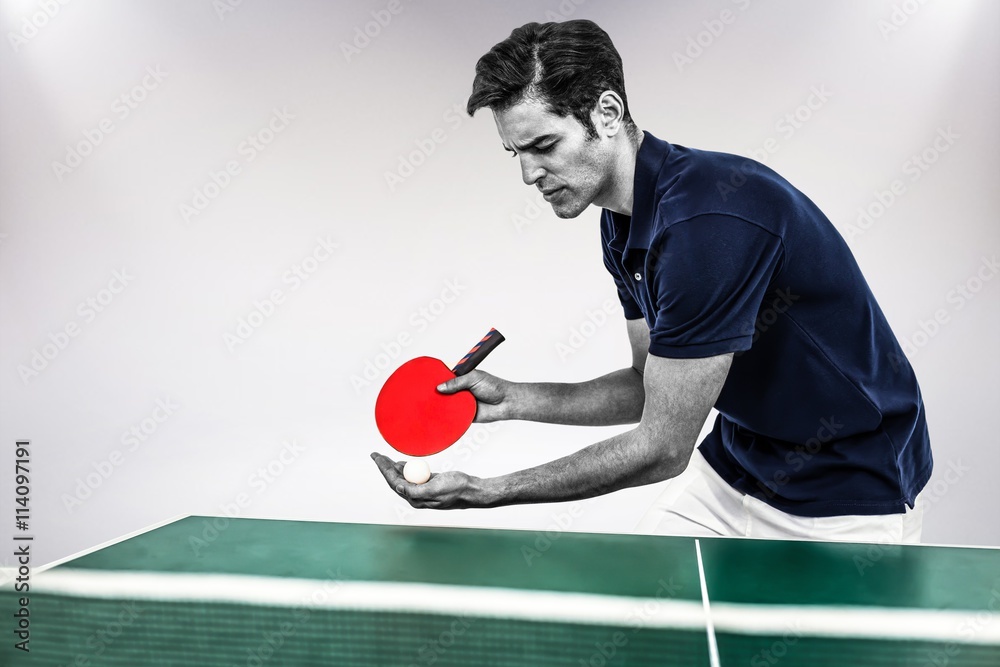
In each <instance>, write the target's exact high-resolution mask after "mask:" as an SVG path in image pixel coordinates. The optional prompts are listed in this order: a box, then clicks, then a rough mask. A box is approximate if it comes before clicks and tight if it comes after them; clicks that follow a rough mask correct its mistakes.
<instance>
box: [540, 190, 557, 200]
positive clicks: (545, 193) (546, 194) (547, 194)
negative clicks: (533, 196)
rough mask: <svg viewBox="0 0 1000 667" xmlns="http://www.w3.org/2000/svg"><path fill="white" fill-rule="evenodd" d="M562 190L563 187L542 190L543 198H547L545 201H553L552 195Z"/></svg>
mask: <svg viewBox="0 0 1000 667" xmlns="http://www.w3.org/2000/svg"><path fill="white" fill-rule="evenodd" d="M560 190H562V188H553V189H552V190H542V198H543V199H545V201H551V200H552V197H553V196H554V195H555V194H556V193H558V192H559V191H560Z"/></svg>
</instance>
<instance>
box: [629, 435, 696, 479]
mask: <svg viewBox="0 0 1000 667" xmlns="http://www.w3.org/2000/svg"><path fill="white" fill-rule="evenodd" d="M637 431H638V434H639V437H640V438H642V439H643V440H644V442H643V450H644V452H645V456H644V458H645V462H646V465H645V466H644V467H645V468H646V471H645V472H646V477H648V478H649V479H650V480H651V481H653V482H661V481H663V480H666V479H672V478H674V477H677V476H678V475H680V474H681V473H682V472H684V471H685V470H686V469H687V466H688V463H689V462H690V461H691V453H692V452H693V451H694V444H695V443H694V442H690V443H688V442H679V441H678V438H676V437H670V436H669V435H662V434H656V433H653V432H651V431H649V430H648V429H642V428H639V429H637Z"/></svg>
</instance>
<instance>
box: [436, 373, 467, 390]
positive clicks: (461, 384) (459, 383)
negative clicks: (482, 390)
mask: <svg viewBox="0 0 1000 667" xmlns="http://www.w3.org/2000/svg"><path fill="white" fill-rule="evenodd" d="M474 384H476V371H469V372H468V373H466V374H465V375H459V376H458V377H457V378H452V379H451V380H448V381H447V382H442V383H441V384H439V385H438V386H437V390H438V391H439V392H441V393H442V394H454V393H455V392H456V391H462V390H463V389H468V388H469V387H471V386H472V385H474Z"/></svg>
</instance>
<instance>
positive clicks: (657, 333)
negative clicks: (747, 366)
mask: <svg viewBox="0 0 1000 667" xmlns="http://www.w3.org/2000/svg"><path fill="white" fill-rule="evenodd" d="M783 251H784V249H783V245H782V243H781V238H780V237H779V236H777V235H775V234H773V233H771V232H769V231H767V230H766V229H764V228H762V227H760V226H758V225H755V224H753V223H751V222H748V221H746V220H743V219H741V218H737V217H734V216H728V215H717V214H712V215H700V216H696V217H694V218H690V219H688V220H685V221H683V222H678V223H674V224H673V225H671V226H670V227H668V228H666V229H665V230H663V231H662V232H661V233H660V234H658V235H657V237H656V238H655V239H654V244H653V247H651V248H650V257H656V258H657V259H656V261H650V263H649V264H648V265H647V279H648V280H649V283H648V285H649V289H650V298H651V300H652V302H653V305H654V307H655V309H656V319H655V322H654V323H653V326H652V327H651V328H650V344H649V352H650V353H651V354H654V355H656V356H660V357H679V358H697V357H710V356H715V355H717V354H725V353H728V352H739V351H744V350H749V349H750V344H751V342H752V341H753V334H754V329H755V326H756V321H757V314H758V312H759V311H760V306H761V303H762V302H763V301H764V298H765V296H766V294H767V291H768V289H769V287H770V284H771V281H772V279H773V278H774V275H775V274H776V273H777V271H778V270H779V268H780V265H781V261H782V255H783Z"/></svg>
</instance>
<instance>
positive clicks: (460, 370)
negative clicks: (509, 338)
mask: <svg viewBox="0 0 1000 667" xmlns="http://www.w3.org/2000/svg"><path fill="white" fill-rule="evenodd" d="M503 341H504V337H503V334H502V333H500V332H499V331H497V330H496V329H490V330H489V332H488V333H487V334H486V335H485V336H483V339H482V340H481V341H479V342H478V343H476V346H475V347H474V348H472V349H471V350H469V353H468V354H467V355H465V356H464V357H462V360H461V361H459V362H458V363H457V364H455V367H454V368H452V369H451V372H452V373H454V374H455V377H458V376H459V375H465V374H466V373H468V372H469V371H471V370H472V369H473V368H475V367H476V366H478V365H479V363H480V362H481V361H482V360H483V359H485V358H486V355H488V354H489V353H490V352H492V351H493V350H494V348H496V346H497V345H499V344H500V343H502V342H503Z"/></svg>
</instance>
